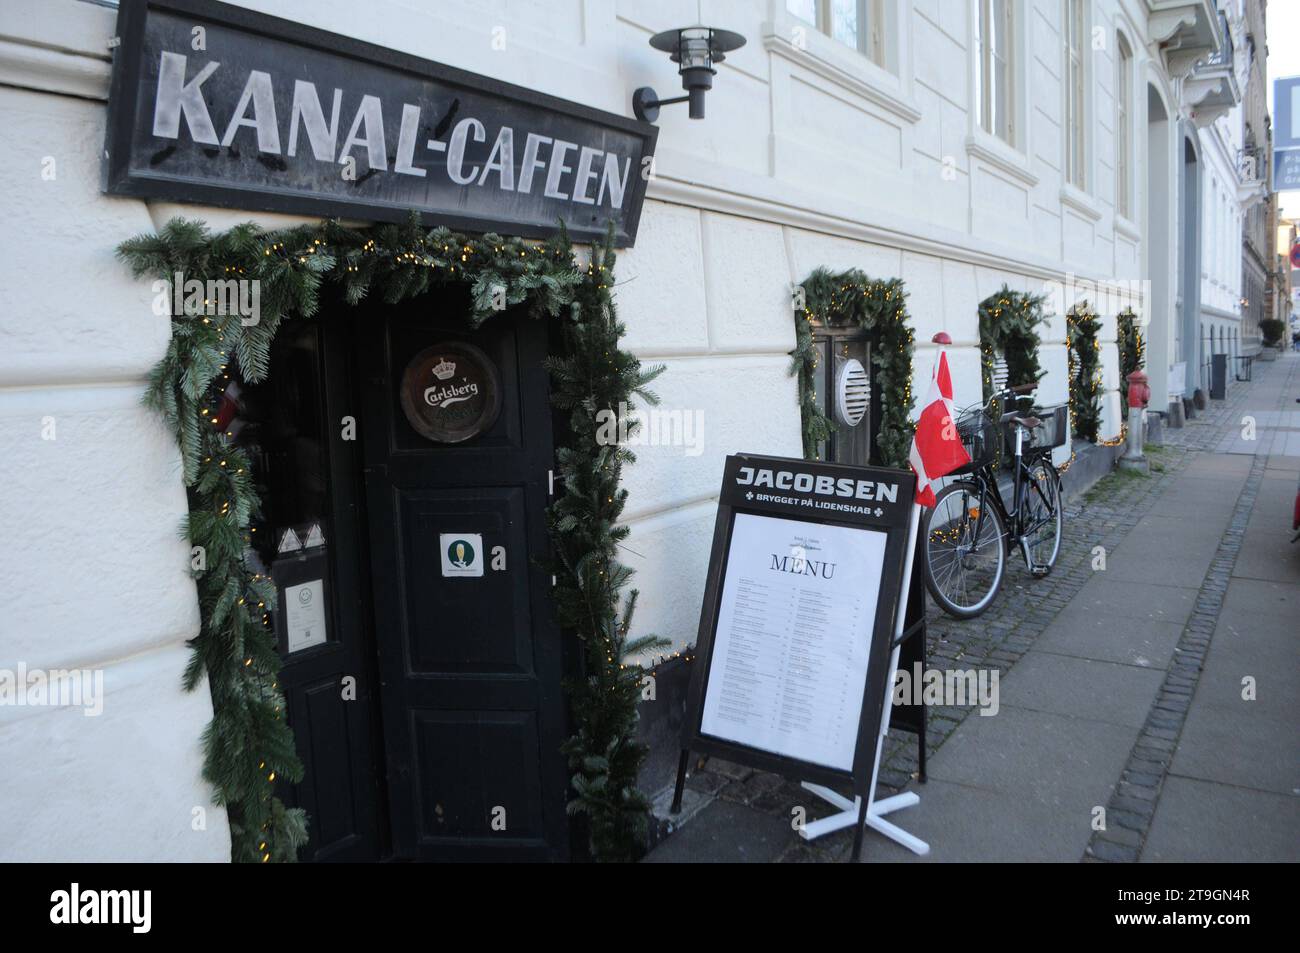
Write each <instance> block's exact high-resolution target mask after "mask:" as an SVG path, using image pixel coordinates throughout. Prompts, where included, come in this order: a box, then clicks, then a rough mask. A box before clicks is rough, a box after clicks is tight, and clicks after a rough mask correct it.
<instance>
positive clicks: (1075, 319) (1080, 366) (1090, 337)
mask: <svg viewBox="0 0 1300 953" xmlns="http://www.w3.org/2000/svg"><path fill="white" fill-rule="evenodd" d="M1100 332H1101V318H1099V317H1097V315H1096V313H1095V312H1094V311H1093V310H1092V308H1091V307H1090V306H1089V305H1088V302H1087V301H1080V302H1078V303H1077V304H1075V305H1074V306H1073V307H1071V308H1070V310H1069V311H1067V312H1066V313H1065V345H1066V352H1067V355H1068V357H1067V359H1068V361H1069V367H1070V421H1071V427H1070V432H1071V433H1072V434H1073V435H1074V436H1076V437H1078V438H1080V439H1081V440H1087V441H1088V442H1089V443H1096V442H1097V436H1098V432H1099V431H1100V428H1101V398H1100V396H1099V395H1098V389H1099V388H1100V387H1101V380H1102V375H1101V343H1100V342H1099V341H1098V340H1097V337H1098V335H1099V334H1100Z"/></svg>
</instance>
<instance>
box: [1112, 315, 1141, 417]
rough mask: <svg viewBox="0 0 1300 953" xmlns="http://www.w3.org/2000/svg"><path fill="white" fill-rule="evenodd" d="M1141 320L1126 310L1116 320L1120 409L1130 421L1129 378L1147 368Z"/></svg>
mask: <svg viewBox="0 0 1300 953" xmlns="http://www.w3.org/2000/svg"><path fill="white" fill-rule="evenodd" d="M1139 323H1140V320H1139V318H1138V316H1137V314H1136V313H1135V312H1134V310H1133V309H1132V308H1131V307H1130V308H1125V309H1124V310H1123V311H1121V312H1120V313H1119V314H1118V315H1117V316H1116V319H1115V324H1116V331H1115V333H1116V337H1117V339H1118V340H1117V342H1116V343H1117V345H1118V347H1119V407H1120V411H1121V413H1122V414H1123V416H1124V419H1125V420H1127V419H1128V376H1129V375H1130V374H1132V373H1133V372H1134V371H1137V370H1141V369H1142V368H1144V367H1146V363H1147V356H1146V349H1147V348H1146V341H1145V340H1144V339H1143V337H1142V329H1141V327H1139Z"/></svg>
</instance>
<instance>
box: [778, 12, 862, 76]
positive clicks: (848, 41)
mask: <svg viewBox="0 0 1300 953" xmlns="http://www.w3.org/2000/svg"><path fill="white" fill-rule="evenodd" d="M785 8H786V9H787V10H788V11H789V12H790V13H792V14H794V15H795V16H797V17H798V18H799V19H801V20H805V21H807V22H808V23H811V24H813V26H815V27H817V29H818V30H819V31H821V32H822V33H825V34H826V35H827V36H829V37H831V38H832V39H835V40H838V41H839V42H841V43H843V44H845V45H846V46H851V47H853V48H854V49H855V50H857V51H858V52H859V53H863V54H865V55H866V57H867V58H868V59H870V60H871V61H872V62H873V63H878V64H881V65H883V64H884V62H885V40H884V27H885V16H884V0H785Z"/></svg>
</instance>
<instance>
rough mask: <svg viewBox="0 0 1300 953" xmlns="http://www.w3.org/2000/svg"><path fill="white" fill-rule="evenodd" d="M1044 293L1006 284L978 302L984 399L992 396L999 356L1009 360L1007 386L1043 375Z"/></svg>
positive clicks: (1033, 380)
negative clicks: (1041, 328) (1040, 358)
mask: <svg viewBox="0 0 1300 953" xmlns="http://www.w3.org/2000/svg"><path fill="white" fill-rule="evenodd" d="M1043 300H1044V296H1043V295H1032V294H1029V293H1028V292H1024V291H1012V290H1011V288H1010V287H1009V286H1007V285H1005V284H1004V285H1003V286H1002V288H1001V289H1000V290H999V291H997V292H995V293H994V294H991V295H989V296H988V297H987V298H985V299H984V300H983V301H981V302H980V305H979V330H980V376H981V378H982V380H983V384H984V399H985V400H988V399H989V398H990V397H992V396H993V366H994V364H995V363H996V361H997V355H998V354H1001V355H1002V358H1003V360H1005V361H1006V362H1007V386H1008V387H1017V386H1020V385H1022V384H1032V383H1036V382H1037V381H1038V380H1039V378H1041V377H1042V376H1043V374H1044V371H1043V369H1042V367H1040V366H1039V363H1038V346H1039V344H1040V343H1041V338H1040V337H1039V334H1038V327H1039V326H1040V325H1042V324H1043V323H1044V322H1045V321H1046V320H1047V318H1046V317H1044V315H1043Z"/></svg>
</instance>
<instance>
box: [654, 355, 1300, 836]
mask: <svg viewBox="0 0 1300 953" xmlns="http://www.w3.org/2000/svg"><path fill="white" fill-rule="evenodd" d="M1298 368H1300V358H1297V357H1295V356H1293V355H1284V356H1283V357H1282V358H1281V359H1280V360H1278V361H1277V362H1271V363H1263V362H1257V363H1256V365H1255V379H1254V381H1252V382H1245V383H1238V384H1236V385H1235V386H1234V387H1233V388H1232V389H1231V390H1230V392H1229V394H1228V398H1227V399H1226V400H1225V401H1215V402H1212V406H1211V407H1210V408H1208V409H1207V410H1205V411H1202V412H1200V413H1198V415H1197V417H1196V418H1195V419H1193V420H1189V421H1188V422H1187V424H1186V426H1185V427H1183V428H1180V429H1168V428H1166V429H1165V432H1164V441H1163V446H1160V447H1148V448H1147V449H1148V452H1149V456H1150V460H1151V470H1152V472H1151V474H1150V476H1149V477H1147V476H1141V475H1134V474H1128V473H1124V472H1117V473H1113V474H1111V475H1110V476H1108V477H1106V478H1105V479H1103V480H1101V481H1100V482H1098V483H1097V484H1096V485H1094V486H1093V487H1092V488H1091V489H1090V490H1088V491H1087V492H1086V493H1084V494H1083V495H1082V496H1081V497H1080V498H1078V499H1076V500H1073V501H1070V502H1068V503H1067V506H1066V523H1065V532H1064V536H1063V540H1062V549H1061V553H1060V556H1059V558H1058V562H1057V565H1056V568H1055V569H1054V571H1053V572H1052V574H1051V575H1050V576H1048V577H1047V578H1045V579H1034V578H1032V577H1031V576H1030V575H1029V574H1028V572H1027V571H1026V570H1025V568H1024V565H1023V562H1022V561H1019V560H1017V559H1012V560H1010V561H1009V563H1008V574H1007V578H1006V580H1005V582H1004V585H1003V590H1002V592H1001V594H1000V595H999V597H998V599H997V600H996V602H995V603H994V605H993V606H992V607H990V609H989V610H988V611H987V612H986V613H985V614H984V615H983V616H981V617H979V618H978V619H975V620H971V621H965V622H963V621H958V620H955V619H951V618H949V617H948V616H946V615H944V614H942V613H941V612H939V611H938V610H937V609H935V608H933V606H931V609H930V613H929V615H928V618H927V625H928V632H927V635H928V642H927V645H928V655H929V665H930V666H931V667H935V668H939V669H972V668H974V669H977V670H979V669H990V670H996V671H997V672H998V673H999V678H1000V682H1001V684H1002V691H1001V696H1002V700H1003V704H1004V705H1005V706H1007V707H1005V708H1004V710H1003V711H1001V712H1000V716H1001V717H997V716H995V717H991V718H982V717H978V716H975V714H974V713H975V709H974V708H970V707H947V706H932V707H931V708H930V710H929V711H930V719H929V733H928V738H927V741H928V746H927V747H928V753H929V772H928V773H929V775H930V781H929V782H928V783H926V784H918V783H916V774H917V741H916V737H915V736H914V735H912V734H908V733H905V732H891V733H890V736H889V737H888V738H887V739H886V743H885V748H884V753H883V757H882V763H881V771H880V785H881V790H880V792H879V794H880V796H881V797H883V796H887V795H889V794H892V793H896V792H898V791H901V790H902V789H903V788H905V787H906V788H909V789H912V790H915V791H917V792H918V793H919V794H920V795H921V798H922V804H921V806H919V807H916V808H910V809H907V810H904V811H901V812H900V813H898V814H896V815H892V816H891V820H894V821H895V822H896V823H898V824H899V825H900V826H902V827H903V828H905V829H908V830H916V832H917V833H918V834H921V835H923V836H929V837H931V839H932V840H934V841H935V850H934V852H933V854H932V855H931V857H932V859H938V860H944V859H962V860H967V859H992V860H998V859H1003V860H1015V859H1020V860H1030V859H1041V860H1078V859H1081V858H1082V859H1087V860H1118V861H1124V860H1135V859H1138V858H1139V857H1140V856H1143V854H1142V851H1143V848H1144V845H1145V844H1146V843H1147V839H1148V835H1149V833H1150V831H1151V828H1152V822H1153V818H1157V815H1158V814H1159V813H1160V812H1158V811H1157V805H1158V804H1159V803H1160V799H1161V797H1162V792H1164V791H1165V789H1166V779H1167V776H1168V773H1169V769H1170V765H1171V762H1173V761H1174V760H1175V751H1176V749H1177V744H1178V740H1179V738H1180V733H1181V731H1182V728H1183V725H1184V722H1185V721H1186V720H1187V719H1188V711H1189V710H1190V709H1191V707H1192V698H1193V695H1194V693H1195V692H1196V689H1197V679H1198V677H1199V675H1200V672H1201V669H1202V667H1203V666H1204V665H1205V658H1206V652H1207V651H1208V649H1209V646H1210V644H1211V641H1212V636H1213V635H1214V633H1215V630H1216V625H1217V623H1218V621H1219V613H1220V610H1221V609H1222V607H1223V602H1224V593H1225V591H1227V590H1228V584H1229V577H1230V576H1231V574H1232V573H1233V566H1234V563H1235V561H1236V559H1237V556H1238V552H1239V550H1240V549H1241V546H1242V540H1243V534H1244V533H1245V532H1246V527H1247V522H1248V521H1249V520H1250V518H1251V514H1252V509H1253V506H1254V503H1255V499H1256V495H1257V494H1258V493H1259V488H1260V485H1261V483H1262V482H1264V477H1265V471H1266V467H1267V466H1268V465H1269V461H1270V460H1277V461H1280V463H1279V464H1278V465H1279V467H1280V469H1278V470H1276V471H1269V472H1270V473H1271V474H1272V475H1273V476H1274V477H1277V479H1275V480H1273V481H1271V482H1270V483H1268V484H1267V485H1268V486H1269V487H1273V486H1274V484H1276V486H1277V487H1278V488H1280V487H1281V486H1282V485H1283V484H1284V483H1285V481H1286V477H1287V475H1288V474H1289V475H1290V477H1291V483H1290V487H1291V492H1292V493H1294V487H1295V480H1294V477H1295V472H1294V468H1300V458H1297V457H1287V456H1284V455H1283V454H1284V453H1285V451H1286V450H1288V449H1290V450H1291V453H1297V452H1300V451H1298V450H1295V449H1291V447H1292V445H1293V444H1295V442H1296V441H1297V440H1300V429H1296V428H1300V422H1297V418H1300V414H1296V413H1295V411H1294V410H1293V408H1296V404H1295V403H1294V400H1295V397H1296V396H1297V395H1300V373H1297V369H1298ZM1261 401H1262V402H1263V404H1262V405H1261ZM1247 416H1251V417H1254V418H1255V419H1256V422H1257V424H1258V425H1259V433H1258V434H1257V435H1255V436H1254V439H1253V442H1247V444H1246V445H1245V446H1243V445H1242V441H1241V435H1242V433H1243V426H1244V424H1243V418H1244V417H1247ZM1287 424H1290V425H1291V426H1290V427H1288V426H1287ZM1215 451H1217V453H1216V452H1215ZM1270 451H1272V452H1273V453H1274V454H1276V456H1273V457H1270V456H1268V454H1269V452H1270ZM1277 492H1281V491H1280V489H1278V491H1277ZM1275 495H1276V493H1275ZM1182 499H1186V500H1187V501H1188V504H1187V507H1185V508H1184V507H1179V506H1177V501H1179V500H1182ZM1198 512H1200V513H1203V514H1204V519H1200V518H1199V517H1198V516H1197V514H1198ZM1289 512H1290V511H1289V509H1288V510H1286V512H1285V513H1282V514H1280V515H1277V516H1276V520H1277V524H1278V525H1281V523H1283V522H1285V521H1286V519H1287V517H1288V516H1289ZM1216 514H1217V515H1216ZM1269 518H1270V519H1272V518H1273V517H1269ZM1216 520H1220V522H1221V524H1222V525H1219V524H1218V523H1216V522H1215V521H1216ZM1252 525H1253V524H1252ZM1260 525H1261V526H1264V525H1265V524H1264V523H1261V524H1260ZM1288 525H1289V524H1288ZM1137 526H1141V527H1142V528H1143V530H1142V531H1141V532H1137V533H1134V532H1133V531H1134V528H1135V527H1137ZM1131 533H1132V534H1133V538H1132V540H1131V541H1129V542H1127V543H1126V545H1124V546H1121V544H1122V543H1125V542H1126V540H1128V539H1129V537H1130V534H1131ZM1270 539H1272V537H1270ZM1144 546H1145V547H1147V548H1146V549H1143V547H1144ZM1098 547H1101V548H1102V549H1100V550H1099V549H1098ZM1103 552H1104V553H1105V554H1107V555H1109V554H1114V557H1113V560H1112V562H1111V563H1110V565H1109V566H1107V569H1108V571H1107V572H1098V571H1097V570H1096V569H1094V565H1096V564H1097V560H1098V555H1099V554H1101V553H1103ZM1184 557H1186V558H1184ZM1294 562H1295V560H1294V559H1292V563H1294ZM1102 565H1105V564H1102ZM1288 571H1289V572H1290V573H1291V574H1292V575H1291V576H1287V575H1283V576H1282V577H1280V578H1281V580H1282V583H1289V584H1290V587H1289V589H1287V591H1286V593H1285V596H1284V598H1286V599H1290V600H1291V601H1290V602H1289V603H1288V604H1287V606H1286V607H1285V608H1286V609H1287V611H1288V612H1293V610H1294V607H1295V604H1296V603H1295V597H1296V595H1297V593H1300V572H1296V567H1295V565H1291V566H1289V567H1288ZM1153 572H1154V573H1156V575H1155V576H1151V575H1150V574H1151V573H1153ZM1161 572H1167V573H1169V578H1167V579H1166V578H1163V577H1162V576H1161V575H1160V573H1161ZM1144 573H1145V575H1144ZM1135 576H1136V581H1125V579H1126V578H1127V579H1133V578H1134V577H1135ZM1242 584H1243V585H1245V584H1246V583H1245V582H1243V583H1242ZM1252 584H1253V583H1252ZM1274 585H1280V584H1274ZM1198 587H1199V588H1198ZM1295 618H1296V616H1295V615H1294V614H1291V615H1290V616H1289V618H1288V617H1287V615H1286V614H1283V615H1282V616H1281V617H1279V618H1278V619H1277V620H1276V621H1277V623H1278V624H1279V625H1280V626H1281V632H1283V633H1285V632H1286V631H1292V632H1293V630H1294V628H1295V626H1294V619H1295ZM1134 627H1141V629H1142V633H1143V634H1142V636H1141V637H1140V638H1138V637H1132V638H1127V637H1126V635H1125V632H1126V630H1128V629H1130V628H1134ZM1283 641H1290V642H1293V641H1294V640H1293V639H1284V638H1283V637H1282V636H1279V637H1278V638H1276V639H1273V640H1272V642H1273V643H1281V642H1283ZM1080 646H1082V648H1081V647H1080ZM1031 650H1032V651H1031ZM1288 651H1289V653H1290V654H1289V655H1286V657H1288V658H1291V657H1293V655H1294V651H1293V650H1288ZM1283 654H1285V653H1283ZM1291 664H1292V666H1293V667H1294V662H1292V663H1291ZM1017 666H1019V670H1017ZM1013 673H1014V674H1013ZM1043 692H1048V693H1050V697H1044V696H1043V694H1042V693H1043ZM1074 696H1077V697H1074ZM1198 697H1199V696H1198ZM1285 701H1286V708H1285V711H1286V713H1288V714H1289V719H1288V720H1287V721H1286V722H1285V723H1284V724H1283V725H1282V726H1278V727H1279V729H1280V730H1281V731H1283V732H1284V733H1285V734H1284V737H1285V739H1286V740H1284V741H1281V744H1283V745H1284V746H1286V747H1285V756H1286V759H1289V760H1290V761H1294V758H1293V757H1292V756H1293V755H1294V750H1293V749H1294V743H1293V741H1292V740H1291V737H1292V732H1291V728H1292V727H1293V726H1294V723H1295V718H1294V715H1295V707H1294V706H1295V696H1294V694H1291V695H1289V697H1288V698H1287V699H1286V700H1285ZM1284 717H1286V716H1285V715H1284ZM1214 723H1215V722H1214V720H1213V719H1209V720H1207V724H1211V725H1212V724H1214ZM955 736H957V737H955ZM961 736H965V737H961ZM950 740H951V741H952V742H953V745H951V746H950V750H947V751H945V745H947V744H948V742H949V741H950ZM1218 740H1219V741H1220V742H1223V741H1225V740H1229V739H1223V738H1219V739H1218ZM1066 752H1068V754H1069V757H1062V754H1063V753H1066ZM1277 754H1278V755H1279V756H1282V755H1283V754H1284V752H1283V751H1279V752H1277ZM937 756H938V759H937V760H936V757H937ZM940 765H942V770H936V768H937V767H939V766H940ZM693 769H694V770H693V771H692V773H691V775H690V776H689V778H688V781H687V788H688V792H689V798H688V811H687V812H685V813H684V814H683V815H682V817H683V818H684V819H687V820H685V821H684V823H683V824H682V828H681V830H680V831H679V832H677V833H676V834H674V835H672V836H671V837H670V838H669V839H668V840H667V841H666V842H665V843H664V844H663V845H661V846H660V847H659V848H658V849H657V850H656V851H654V852H653V853H652V854H651V856H650V859H651V860H652V861H660V862H663V861H668V862H671V861H676V860H766V861H771V860H780V861H796V862H797V861H813V862H817V861H835V860H841V859H844V858H845V857H846V856H847V853H848V851H849V849H850V843H851V839H852V835H851V831H848V830H844V831H840V832H838V833H835V834H831V835H828V836H826V837H823V838H820V839H818V840H817V841H814V842H805V841H804V840H802V839H801V838H800V837H799V836H798V835H797V834H796V833H795V832H794V830H793V825H792V817H793V816H794V812H795V810H796V809H797V808H803V809H805V810H806V813H807V817H808V818H809V819H814V818H817V817H821V816H825V815H826V814H828V813H831V809H830V808H829V806H828V805H824V804H822V803H821V802H820V801H819V800H818V799H816V798H814V797H812V796H810V795H809V793H808V792H807V791H805V790H804V789H802V788H801V787H800V786H799V785H798V784H796V783H794V782H791V781H788V780H785V779H782V778H780V777H778V776H776V775H771V774H764V773H761V772H755V771H752V770H750V769H747V768H744V767H741V766H739V765H735V764H731V763H726V762H721V761H719V760H718V759H712V760H705V759H699V760H697V761H696V762H695V764H694V765H693ZM1184 780H1185V779H1182V778H1179V779H1177V784H1176V785H1174V787H1175V788H1177V791H1178V793H1177V797H1178V798H1181V799H1182V800H1189V797H1190V800H1191V802H1192V804H1191V807H1192V809H1193V813H1194V808H1195V800H1196V797H1195V792H1194V791H1189V790H1185V789H1186V788H1187V784H1184ZM1193 780H1194V781H1196V783H1198V784H1200V783H1207V782H1205V781H1204V780H1203V779H1200V778H1199V777H1198V776H1195V775H1194V776H1192V777H1191V778H1190V779H1189V780H1188V783H1191V781H1193ZM1295 780H1296V779H1292V781H1291V783H1292V784H1294V782H1295ZM1229 783H1231V781H1229ZM1284 784H1285V782H1283V783H1281V784H1275V785H1273V787H1274V788H1277V789H1278V792H1279V793H1280V794H1282V795H1284V796H1285V795H1290V800H1289V803H1285V804H1282V805H1280V806H1279V810H1281V811H1282V812H1284V813H1285V814H1286V815H1287V816H1288V817H1289V820H1288V821H1287V823H1288V824H1289V829H1291V830H1295V829H1296V828H1297V826H1298V825H1297V818H1298V817H1300V812H1298V811H1297V805H1300V799H1297V798H1296V797H1295V796H1294V794H1295V790H1294V789H1293V788H1287V787H1285V786H1284ZM1019 785H1023V790H1024V793H1025V798H1024V801H1023V802H1021V801H1019V800H1017V797H1016V795H1015V794H1014V792H1015V791H1017V790H1019V789H1020V788H1019V787H1018V786H1019ZM1171 790H1172V789H1171ZM1269 803H1271V802H1269ZM1009 805H1010V806H1009ZM660 806H661V807H662V805H660ZM1256 807H1258V805H1256ZM1102 808H1104V809H1105V814H1104V815H1102V816H1103V818H1104V823H1105V829H1104V830H1096V829H1095V828H1096V826H1097V824H1098V822H1097V820H1096V817H1097V816H1098V813H1099V812H1100V811H1101V809H1102ZM1162 810H1163V809H1162ZM1171 812H1174V809H1173V808H1170V810H1169V811H1164V812H1163V813H1164V814H1165V816H1166V823H1164V824H1163V825H1161V824H1160V823H1159V822H1158V823H1157V827H1163V828H1165V829H1172V828H1173V826H1176V825H1173V824H1172V820H1171V819H1172V817H1173V814H1172V813H1171ZM1174 813H1176V812H1174ZM1265 813H1267V810H1266V811H1265ZM950 814H957V815H960V817H949V816H948V815H950ZM1264 823H1267V822H1264ZM954 834H956V835H957V836H955V837H954V836H953V835H954ZM1162 836H1163V835H1162ZM941 840H946V841H947V843H946V844H945V845H944V846H945V848H946V849H941V848H940V845H939V842H940V841H941ZM1165 840H1170V841H1171V842H1176V841H1178V838H1177V837H1172V838H1165ZM1296 843H1297V838H1296V837H1295V836H1294V834H1292V835H1291V840H1290V844H1289V845H1288V846H1287V848H1286V850H1287V852H1288V854H1289V855H1290V859H1292V860H1295V859H1300V854H1298V853H1297V847H1296ZM1172 853H1173V854H1177V853H1178V850H1177V849H1174V850H1173V851H1172ZM864 859H868V860H907V859H912V855H910V854H909V853H907V852H906V851H904V850H902V849H901V848H899V847H897V846H896V845H894V844H892V843H889V842H887V841H885V840H884V839H882V838H880V837H879V836H877V835H874V834H871V833H869V834H868V836H867V841H866V846H865V848H864ZM1144 859H1145V858H1144ZM1224 859H1230V858H1228V857H1224Z"/></svg>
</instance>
